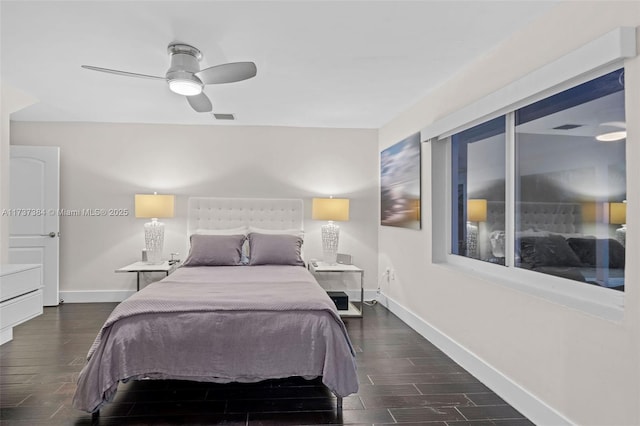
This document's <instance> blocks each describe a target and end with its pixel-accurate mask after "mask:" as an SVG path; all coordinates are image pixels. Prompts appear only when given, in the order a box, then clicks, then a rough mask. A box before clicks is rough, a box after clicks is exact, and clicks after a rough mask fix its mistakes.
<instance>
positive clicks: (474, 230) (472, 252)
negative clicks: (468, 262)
mask: <svg viewBox="0 0 640 426" xmlns="http://www.w3.org/2000/svg"><path fill="white" fill-rule="evenodd" d="M466 256H467V257H471V258H473V259H478V258H479V256H478V227H477V226H476V225H474V224H472V223H470V222H467V252H466Z"/></svg>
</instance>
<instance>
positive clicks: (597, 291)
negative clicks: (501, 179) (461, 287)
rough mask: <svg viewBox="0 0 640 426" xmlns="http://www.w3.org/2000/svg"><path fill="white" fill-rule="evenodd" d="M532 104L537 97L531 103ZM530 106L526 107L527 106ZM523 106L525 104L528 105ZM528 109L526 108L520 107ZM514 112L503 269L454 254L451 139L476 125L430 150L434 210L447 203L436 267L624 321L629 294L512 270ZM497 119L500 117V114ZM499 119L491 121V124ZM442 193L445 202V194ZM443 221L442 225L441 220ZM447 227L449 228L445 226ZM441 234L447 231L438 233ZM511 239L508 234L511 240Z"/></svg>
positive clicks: (435, 241) (436, 238)
mask: <svg viewBox="0 0 640 426" xmlns="http://www.w3.org/2000/svg"><path fill="white" fill-rule="evenodd" d="M620 68H623V69H624V68H625V67H624V63H621V62H615V63H612V64H609V65H607V66H605V67H600V68H598V69H595V70H591V71H590V72H586V73H583V74H582V75H581V76H580V77H579V78H574V79H571V80H567V81H565V82H564V83H563V84H560V85H556V86H554V87H551V88H548V89H547V90H545V91H544V92H543V93H540V94H538V95H536V96H535V98H536V100H533V101H532V102H536V101H537V100H540V99H544V98H546V97H549V96H552V95H554V94H556V93H559V92H562V91H564V90H567V89H570V88H572V87H575V86H577V85H579V84H581V83H584V82H586V81H589V80H592V79H595V78H598V77H600V76H602V75H605V74H607V73H609V72H612V71H614V70H616V69H620ZM532 99H533V98H532ZM527 104H528V102H527ZM527 104H525V105H527ZM522 106H524V105H522ZM515 111H516V109H513V110H509V111H506V112H505V111H501V115H505V116H506V123H505V124H506V125H505V131H506V134H505V137H506V141H505V166H506V173H505V208H506V209H507V210H506V211H505V230H506V229H510V230H511V232H510V233H507V236H508V238H505V265H496V264H491V263H489V262H483V261H481V260H478V259H471V258H467V257H465V256H461V255H456V254H452V246H451V245H452V241H451V238H450V235H451V226H453V224H452V218H451V212H452V206H451V202H452V198H451V197H452V195H451V194H452V179H451V176H452V175H451V173H452V162H451V159H452V144H451V136H452V135H453V134H455V133H457V132H459V131H463V130H465V129H467V128H470V127H473V126H475V125H477V124H480V123H478V122H477V121H473V122H470V123H468V124H467V125H465V126H463V127H460V128H458V129H456V131H455V132H454V133H452V132H446V134H445V135H443V136H441V137H434V138H432V139H431V144H430V145H431V146H432V149H434V150H435V151H434V152H433V153H432V194H433V195H434V203H433V205H434V206H438V205H442V204H441V203H436V202H435V201H436V199H435V197H436V194H439V195H437V197H438V199H439V200H442V199H443V198H444V200H443V201H444V209H441V212H442V213H443V214H444V218H443V217H442V215H437V214H435V213H434V215H433V222H432V236H433V238H432V263H434V264H439V265H443V266H445V265H446V266H448V267H452V268H455V269H456V270H458V271H462V272H466V273H469V274H472V275H473V276H475V277H478V278H480V279H482V280H487V281H490V282H491V283H494V284H497V285H501V286H505V287H507V288H509V289H514V290H519V291H522V292H524V293H527V294H530V295H533V296H536V297H541V298H543V299H546V300H549V301H551V302H555V303H558V304H561V305H564V306H568V307H571V308H574V309H578V310H580V311H582V312H585V313H588V314H592V315H595V316H597V317H601V318H604V319H608V320H611V321H621V320H622V319H623V317H624V305H625V303H624V302H625V294H626V292H617V291H611V289H608V288H603V287H598V286H593V285H585V284H584V283H581V282H578V281H572V280H569V279H565V278H560V277H555V276H552V275H547V274H543V273H540V272H534V271H528V270H526V269H521V268H517V267H515V265H514V250H515V247H514V241H513V232H514V231H513V230H514V229H515V209H514V207H515V193H514V184H515V178H516V176H515V174H516V170H515V167H516V161H515V156H514V154H515ZM496 116H497V115H496ZM493 118H495V117H492V118H491V119H493ZM443 157H444V158H445V161H442V159H443ZM442 191H444V197H442V194H441V192H442ZM442 219H444V221H443V220H442ZM443 222H444V225H445V226H441V225H442V223H443ZM436 229H439V230H440V229H441V230H443V231H444V232H441V231H438V232H436ZM509 234H510V235H509Z"/></svg>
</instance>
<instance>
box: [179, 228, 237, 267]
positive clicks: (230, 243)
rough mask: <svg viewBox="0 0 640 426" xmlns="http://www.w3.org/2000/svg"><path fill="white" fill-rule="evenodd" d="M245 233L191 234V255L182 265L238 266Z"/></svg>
mask: <svg viewBox="0 0 640 426" xmlns="http://www.w3.org/2000/svg"><path fill="white" fill-rule="evenodd" d="M245 238H246V237H245V236H244V235H202V234H193V235H192V236H191V248H190V249H189V256H188V257H187V260H185V262H184V263H183V264H182V266H236V265H240V264H241V263H240V259H241V256H242V243H243V242H244V240H245Z"/></svg>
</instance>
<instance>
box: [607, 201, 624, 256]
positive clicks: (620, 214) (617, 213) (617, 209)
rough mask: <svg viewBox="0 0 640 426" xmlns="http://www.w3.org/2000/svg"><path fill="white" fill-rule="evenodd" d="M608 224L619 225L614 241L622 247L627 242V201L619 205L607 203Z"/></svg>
mask: <svg viewBox="0 0 640 426" xmlns="http://www.w3.org/2000/svg"><path fill="white" fill-rule="evenodd" d="M609 223H610V224H612V225H621V226H620V228H618V229H616V240H618V241H619V242H620V244H622V245H623V246H624V245H626V242H627V200H624V201H622V202H621V203H609Z"/></svg>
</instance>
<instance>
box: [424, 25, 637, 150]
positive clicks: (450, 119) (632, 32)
mask: <svg viewBox="0 0 640 426" xmlns="http://www.w3.org/2000/svg"><path fill="white" fill-rule="evenodd" d="M636 55H637V48H636V29H635V27H619V28H616V29H614V30H612V31H609V32H608V33H606V34H604V35H602V36H600V37H598V38H597V39H595V40H592V41H590V42H589V43H586V44H585V45H583V46H581V47H579V48H577V49H575V50H573V51H572V52H569V53H568V54H566V55H564V56H562V57H560V58H558V59H556V60H555V61H552V62H550V63H548V64H546V65H544V66H542V67H540V68H538V69H537V70H535V71H533V72H531V73H529V74H527V75H525V76H524V77H522V78H520V79H518V80H516V81H514V82H512V83H510V84H507V85H506V86H504V87H502V88H501V89H499V90H496V91H495V92H493V93H490V94H489V95H487V96H485V97H483V98H481V99H478V100H477V101H475V102H472V103H470V104H468V105H466V106H465V107H463V108H461V109H459V110H458V111H456V112H454V113H451V114H449V115H447V116H445V117H443V118H441V119H440V120H438V121H436V122H434V123H432V124H430V125H429V126H427V127H425V128H423V129H422V130H421V132H420V134H421V141H423V142H424V141H428V140H430V139H433V138H438V139H442V138H446V137H449V136H451V135H453V134H455V133H458V132H460V131H462V130H464V129H465V128H469V127H473V126H475V125H476V124H480V123H482V122H484V121H487V120H491V119H493V118H496V117H498V116H500V115H505V114H507V113H508V112H510V111H514V110H516V109H518V108H521V107H523V106H525V105H527V104H530V103H533V102H536V101H538V100H540V99H543V98H545V97H547V96H548V95H546V93H547V92H550V91H556V92H559V91H562V90H564V89H559V87H563V86H564V87H566V84H567V82H573V83H572V85H577V84H580V83H584V82H586V81H588V80H590V79H591V78H593V77H588V75H592V73H593V72H595V71H597V70H599V69H602V68H609V69H610V70H611V71H613V70H614V69H615V68H614V67H613V65H614V64H618V65H617V68H620V67H621V65H620V64H621V63H623V62H624V59H626V58H634V57H635V56H636ZM569 87H570V86H569Z"/></svg>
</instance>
